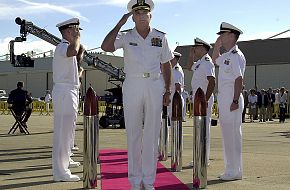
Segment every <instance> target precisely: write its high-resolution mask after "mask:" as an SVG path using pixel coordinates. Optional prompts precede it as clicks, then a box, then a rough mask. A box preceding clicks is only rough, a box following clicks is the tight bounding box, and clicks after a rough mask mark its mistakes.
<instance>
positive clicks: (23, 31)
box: [15, 17, 125, 81]
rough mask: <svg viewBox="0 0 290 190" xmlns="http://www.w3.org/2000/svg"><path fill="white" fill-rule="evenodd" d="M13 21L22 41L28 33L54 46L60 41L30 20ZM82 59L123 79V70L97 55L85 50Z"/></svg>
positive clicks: (19, 19) (89, 64) (118, 79)
mask: <svg viewBox="0 0 290 190" xmlns="http://www.w3.org/2000/svg"><path fill="white" fill-rule="evenodd" d="M15 22H16V23H17V24H18V25H20V37H21V39H22V41H26V36H27V34H28V33H30V34H32V35H34V36H36V37H38V38H40V39H42V40H44V41H46V42H48V43H51V44H52V45H55V46H56V45H57V44H59V43H60V42H61V39H60V38H58V37H56V36H54V35H53V34H51V33H49V32H47V31H46V30H45V29H42V28H39V27H38V26H36V25H34V24H33V23H32V22H29V21H26V20H24V19H21V18H19V17H17V18H16V19H15ZM84 61H85V62H86V63H87V64H88V66H92V67H94V68H96V69H98V70H100V71H102V72H104V73H106V74H108V75H109V76H110V77H111V78H113V79H115V80H117V81H124V79H125V73H124V72H123V70H121V69H119V68H117V67H115V66H113V65H112V64H110V63H107V62H105V61H102V60H100V59H99V58H98V57H95V56H93V55H91V54H89V53H88V52H87V51H85V52H84Z"/></svg>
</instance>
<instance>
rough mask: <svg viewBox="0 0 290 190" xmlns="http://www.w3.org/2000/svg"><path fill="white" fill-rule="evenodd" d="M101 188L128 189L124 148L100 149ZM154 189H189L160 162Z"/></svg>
mask: <svg viewBox="0 0 290 190" xmlns="http://www.w3.org/2000/svg"><path fill="white" fill-rule="evenodd" d="M100 160H101V176H102V180H101V183H102V190H130V184H129V181H128V174H127V172H128V163H127V151H126V150H101V151H100ZM154 187H155V189H156V190H189V188H188V187H187V186H186V185H185V184H183V183H182V182H181V181H180V180H179V179H178V178H177V177H175V176H174V175H173V174H172V173H171V172H170V171H169V170H167V169H166V168H165V167H164V166H163V165H162V164H160V163H158V168H157V178H156V181H155V184H154Z"/></svg>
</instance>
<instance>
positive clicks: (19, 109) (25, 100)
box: [7, 81, 32, 133]
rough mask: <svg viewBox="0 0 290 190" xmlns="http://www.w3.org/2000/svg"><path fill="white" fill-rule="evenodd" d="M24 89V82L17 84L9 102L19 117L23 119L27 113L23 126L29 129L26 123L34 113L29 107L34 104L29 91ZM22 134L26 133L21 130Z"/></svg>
mask: <svg viewBox="0 0 290 190" xmlns="http://www.w3.org/2000/svg"><path fill="white" fill-rule="evenodd" d="M23 88H24V82H23V81H19V82H17V88H16V89H15V90H12V91H11V92H10V94H9V97H8V100H7V102H8V103H9V104H12V106H11V108H12V110H13V111H14V113H15V115H16V116H17V117H21V115H22V114H23V113H24V112H26V114H25V117H24V119H23V120H22V124H23V125H24V126H25V127H27V125H26V122H27V121H28V119H29V117H30V115H31V113H32V109H31V108H30V107H29V105H30V104H31V103H32V98H31V96H30V95H29V93H28V91H27V90H24V89H23ZM20 132H21V133H23V132H24V131H22V130H21V129H20Z"/></svg>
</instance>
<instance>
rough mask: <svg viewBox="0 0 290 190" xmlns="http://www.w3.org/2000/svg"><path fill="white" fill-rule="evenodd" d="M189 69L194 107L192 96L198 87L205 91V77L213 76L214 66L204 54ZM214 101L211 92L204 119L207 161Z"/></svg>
mask: <svg viewBox="0 0 290 190" xmlns="http://www.w3.org/2000/svg"><path fill="white" fill-rule="evenodd" d="M191 70H192V71H193V74H192V79H191V87H192V102H193V107H194V97H195V93H196V91H197V89H198V88H201V89H202V90H203V92H204V94H205V93H206V90H207V86H208V80H207V77H209V76H211V77H214V78H215V67H214V64H213V62H212V59H211V57H210V56H209V55H208V54H205V55H204V56H203V57H202V58H201V59H200V60H198V61H197V62H195V63H194V64H193V65H192V68H191ZM213 103H214V95H213V94H212V95H211V97H210V98H209V100H208V107H207V119H206V140H207V142H206V146H207V147H206V148H207V154H206V155H207V162H208V163H209V153H210V126H211V116H212V106H213Z"/></svg>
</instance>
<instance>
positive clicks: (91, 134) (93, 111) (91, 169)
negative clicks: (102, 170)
mask: <svg viewBox="0 0 290 190" xmlns="http://www.w3.org/2000/svg"><path fill="white" fill-rule="evenodd" d="M98 157H99V119H98V102H97V98H96V94H95V92H94V90H93V89H92V88H91V87H90V88H89V89H88V90H87V93H86V97H85V105H84V155H83V161H84V163H83V188H84V189H95V188H96V187H97V163H98Z"/></svg>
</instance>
